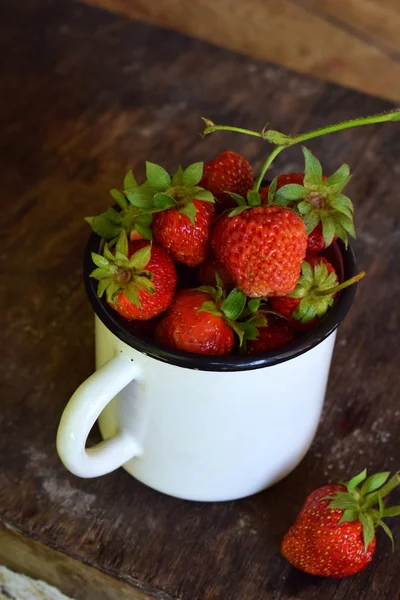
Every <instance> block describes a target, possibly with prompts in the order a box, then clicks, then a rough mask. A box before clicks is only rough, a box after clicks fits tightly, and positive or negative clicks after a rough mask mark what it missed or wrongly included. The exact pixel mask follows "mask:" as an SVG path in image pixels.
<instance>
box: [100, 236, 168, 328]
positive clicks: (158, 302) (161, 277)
mask: <svg viewBox="0 0 400 600" xmlns="http://www.w3.org/2000/svg"><path fill="white" fill-rule="evenodd" d="M92 260H93V262H94V264H95V265H96V267H97V268H96V269H95V270H94V271H93V272H92V273H91V275H90V276H91V277H93V278H95V279H97V280H98V282H99V283H98V288H97V295H98V296H99V298H101V297H102V296H103V294H104V293H105V294H106V298H107V302H108V303H109V304H110V306H112V308H113V309H114V310H116V311H117V312H118V313H119V314H120V315H121V316H123V317H125V318H126V319H129V320H131V319H138V320H147V319H151V318H152V317H155V316H157V315H159V314H160V313H162V312H164V311H165V310H167V308H168V307H169V305H170V304H171V302H172V298H173V296H174V293H175V287H176V270H175V266H174V263H173V261H172V259H171V257H170V256H169V255H168V253H167V252H166V251H165V250H164V248H161V247H160V246H158V245H157V244H152V243H151V242H148V241H146V240H138V241H130V242H128V240H127V237H126V234H125V232H122V233H121V234H120V237H119V239H118V242H117V244H116V246H115V251H114V253H113V252H112V251H111V250H110V248H109V247H108V246H107V245H105V247H104V253H103V255H100V254H96V253H94V252H93V253H92Z"/></svg>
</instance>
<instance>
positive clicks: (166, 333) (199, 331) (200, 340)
mask: <svg viewBox="0 0 400 600" xmlns="http://www.w3.org/2000/svg"><path fill="white" fill-rule="evenodd" d="M249 304H250V303H249ZM250 307H251V304H250ZM245 310H246V317H248V318H247V319H246V321H244V322H240V321H238V319H239V318H240V317H241V315H242V314H243V313H244V311H245ZM265 323H266V321H265V318H264V317H263V316H262V315H258V314H253V311H252V310H250V309H248V308H247V306H246V297H245V295H244V294H243V293H242V292H240V291H239V290H237V289H233V290H232V291H231V292H230V293H229V295H228V296H227V295H226V293H225V291H224V290H223V289H222V288H221V287H220V286H219V285H218V286H217V287H216V288H215V287H211V286H202V287H200V288H197V289H185V290H181V291H180V292H178V293H177V295H176V296H175V299H174V301H173V303H172V304H171V306H170V307H169V309H168V311H167V313H166V314H165V315H164V317H163V318H162V320H161V322H160V323H159V325H158V326H157V328H156V339H157V341H158V342H159V343H160V344H163V345H164V346H168V347H170V348H174V349H177V350H184V351H186V352H193V353H195V354H208V355H226V354H230V353H231V352H232V350H233V346H234V341H235V339H234V333H236V334H237V336H238V338H239V342H240V345H241V346H243V345H244V343H245V341H246V340H251V339H255V338H256V337H257V335H258V332H257V327H261V326H264V325H265Z"/></svg>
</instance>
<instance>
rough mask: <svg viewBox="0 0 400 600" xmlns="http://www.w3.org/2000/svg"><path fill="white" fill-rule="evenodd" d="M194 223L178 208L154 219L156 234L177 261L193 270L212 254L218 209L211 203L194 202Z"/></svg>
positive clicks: (192, 202)
mask: <svg viewBox="0 0 400 600" xmlns="http://www.w3.org/2000/svg"><path fill="white" fill-rule="evenodd" d="M191 206H193V221H191V219H190V216H188V215H187V214H185V213H182V211H181V210H180V209H178V208H169V209H167V210H165V211H162V212H159V213H156V214H155V215H154V217H153V233H154V237H155V239H156V240H157V242H158V243H159V244H161V245H162V246H164V248H166V249H167V250H168V251H169V253H170V254H171V255H172V256H173V257H174V259H175V260H178V261H179V262H182V263H183V264H185V265H187V266H189V267H196V266H197V265H199V264H201V263H202V262H203V261H204V260H205V259H206V257H207V254H208V252H209V237H210V232H211V223H212V221H213V218H214V206H213V205H212V204H211V203H210V202H202V201H200V200H194V199H192V200H191Z"/></svg>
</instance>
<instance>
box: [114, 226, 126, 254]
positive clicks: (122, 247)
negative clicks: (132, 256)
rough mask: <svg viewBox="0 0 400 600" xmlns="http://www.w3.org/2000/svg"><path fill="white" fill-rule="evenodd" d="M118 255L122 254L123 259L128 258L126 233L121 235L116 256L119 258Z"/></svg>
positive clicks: (116, 247)
mask: <svg viewBox="0 0 400 600" xmlns="http://www.w3.org/2000/svg"><path fill="white" fill-rule="evenodd" d="M118 254H122V256H123V257H127V256H128V238H127V237H126V233H125V231H121V235H120V236H119V238H118V242H117V244H116V246H115V256H116V257H117V255H118Z"/></svg>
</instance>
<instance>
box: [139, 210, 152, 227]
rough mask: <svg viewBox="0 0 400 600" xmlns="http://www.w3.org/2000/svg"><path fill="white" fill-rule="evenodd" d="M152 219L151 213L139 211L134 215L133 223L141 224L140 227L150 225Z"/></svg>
mask: <svg viewBox="0 0 400 600" xmlns="http://www.w3.org/2000/svg"><path fill="white" fill-rule="evenodd" d="M152 221H153V215H152V214H151V213H141V214H138V215H137V216H136V217H135V225H141V226H142V227H150V225H151V223H152Z"/></svg>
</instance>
